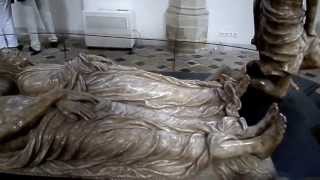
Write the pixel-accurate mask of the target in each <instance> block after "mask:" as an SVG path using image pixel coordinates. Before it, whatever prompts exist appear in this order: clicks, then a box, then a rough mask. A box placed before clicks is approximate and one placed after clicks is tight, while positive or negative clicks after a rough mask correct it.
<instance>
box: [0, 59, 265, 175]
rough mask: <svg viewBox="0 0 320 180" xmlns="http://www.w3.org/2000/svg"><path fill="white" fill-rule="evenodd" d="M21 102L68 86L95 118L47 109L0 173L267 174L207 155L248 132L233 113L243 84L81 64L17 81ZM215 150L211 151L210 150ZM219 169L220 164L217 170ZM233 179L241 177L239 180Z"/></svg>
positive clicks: (28, 72) (35, 70)
mask: <svg viewBox="0 0 320 180" xmlns="http://www.w3.org/2000/svg"><path fill="white" fill-rule="evenodd" d="M17 82H18V85H19V88H20V91H21V92H22V94H24V95H37V94H41V93H43V92H46V91H48V90H50V89H52V88H53V87H56V86H61V87H62V86H64V87H65V86H67V87H68V88H70V89H73V90H76V91H82V92H87V93H89V94H91V95H93V96H94V97H96V98H97V99H98V100H99V102H98V103H97V104H92V103H86V106H87V107H89V108H90V109H91V110H92V111H93V112H94V114H95V115H96V116H95V118H92V119H90V120H85V119H83V118H81V117H78V119H76V120H74V119H70V118H68V116H66V115H65V114H64V113H63V112H62V111H63V110H61V109H59V108H57V107H52V108H51V109H49V110H48V113H47V114H46V115H45V116H44V117H42V120H41V122H40V123H39V124H38V125H37V126H35V127H33V129H31V130H30V131H29V132H28V133H27V136H25V140H24V142H25V145H24V146H23V147H21V148H19V149H17V150H16V151H14V152H7V153H0V170H8V171H10V170H13V171H15V170H19V171H22V172H24V173H32V174H40V175H57V176H66V175H67V176H70V175H71V176H81V177H126V178H129V177H134V178H137V179H141V178H151V177H154V176H164V177H175V178H176V177H177V178H182V179H184V178H186V177H190V176H192V175H195V174H198V173H199V172H201V171H202V170H204V169H206V168H207V167H209V166H210V165H212V164H214V163H217V166H216V167H215V168H220V170H219V172H220V173H222V174H223V172H225V173H226V174H227V173H230V171H240V172H241V173H244V174H245V173H253V172H256V173H257V174H268V172H265V171H264V170H265V169H264V167H262V166H261V164H260V163H261V162H262V161H261V160H258V159H257V158H255V157H254V156H250V155H248V156H246V157H239V158H238V159H235V160H229V162H230V163H231V164H235V163H234V162H235V161H236V162H237V163H236V164H237V166H234V165H233V166H219V165H218V164H219V163H220V164H221V162H219V161H217V162H214V161H213V159H214V157H211V155H210V149H211V148H215V147H219V145H220V144H221V143H222V142H225V141H228V140H234V139H239V137H240V136H241V134H242V133H243V131H244V130H245V129H246V128H247V125H246V122H245V120H244V119H242V118H240V116H239V114H238V110H239V109H240V107H241V103H240V100H239V95H241V92H242V91H243V89H242V88H246V86H244V87H241V85H243V84H241V83H240V84H237V83H236V82H235V81H234V80H232V79H231V78H228V77H226V78H225V79H224V81H222V82H220V83H219V82H215V81H212V82H200V81H181V80H177V79H175V78H171V77H165V76H162V75H158V74H154V73H149V72H145V71H142V70H138V69H136V68H129V67H124V66H119V65H116V64H113V63H112V62H110V61H108V60H105V59H102V58H99V57H95V56H93V57H83V56H80V57H79V58H77V59H74V60H73V61H71V62H69V63H67V64H66V65H37V66H32V67H29V68H27V69H25V70H24V71H23V72H22V73H20V74H19V78H18V81H17ZM212 143H213V144H212ZM222 164H223V163H222ZM237 173H239V172H237Z"/></svg>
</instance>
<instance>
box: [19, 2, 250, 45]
mask: <svg viewBox="0 0 320 180" xmlns="http://www.w3.org/2000/svg"><path fill="white" fill-rule="evenodd" d="M168 1H169V0H83V2H82V0H51V1H50V2H51V6H52V13H53V16H54V19H55V23H56V28H57V30H58V31H61V32H65V31H68V32H75V33H79V32H82V14H81V11H82V9H88V10H94V9H132V10H134V11H135V13H136V20H137V22H136V30H137V31H138V32H139V33H140V34H141V36H142V37H143V38H154V39H165V38H166V37H165V11H166V9H167V7H168ZM207 2H208V10H209V11H210V22H209V34H208V41H209V42H223V43H237V44H249V43H250V39H251V37H252V34H253V16H252V4H253V0H249V1H248V0H237V1H235V0H223V1H221V0H207ZM19 8H21V7H19V6H15V8H14V9H15V15H16V17H17V18H15V21H16V24H17V26H18V27H24V24H23V17H25V16H24V15H21V13H19Z"/></svg>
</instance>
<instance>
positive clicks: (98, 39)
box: [83, 10, 135, 48]
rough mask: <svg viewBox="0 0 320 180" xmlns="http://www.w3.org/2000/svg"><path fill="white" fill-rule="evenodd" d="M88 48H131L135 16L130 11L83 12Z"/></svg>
mask: <svg viewBox="0 0 320 180" xmlns="http://www.w3.org/2000/svg"><path fill="white" fill-rule="evenodd" d="M83 24H84V32H85V34H86V35H85V43H86V46H88V47H105V48H133V46H134V44H135V37H134V31H135V14H134V12H133V11H131V10H96V11H83Z"/></svg>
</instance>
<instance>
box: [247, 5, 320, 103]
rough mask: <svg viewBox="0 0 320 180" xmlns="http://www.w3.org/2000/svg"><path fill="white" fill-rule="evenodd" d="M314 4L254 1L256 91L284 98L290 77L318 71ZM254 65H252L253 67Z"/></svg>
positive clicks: (317, 41) (319, 54) (315, 8)
mask: <svg viewBox="0 0 320 180" xmlns="http://www.w3.org/2000/svg"><path fill="white" fill-rule="evenodd" d="M317 6H318V0H306V10H305V9H304V1H303V0H255V5H254V17H255V37H254V39H253V43H254V44H255V45H256V46H257V49H258V50H259V53H260V61H258V62H253V63H251V64H250V65H251V66H254V69H256V68H259V69H260V71H261V74H255V75H254V76H253V78H254V79H255V80H256V81H255V82H254V84H255V85H256V87H258V88H260V89H262V90H263V91H265V92H266V93H268V94H270V95H273V96H276V97H283V96H286V94H287V92H288V90H289V88H290V85H293V84H294V83H292V80H291V76H292V75H295V74H297V73H298V71H299V70H300V68H319V67H320V46H319V42H320V41H319V38H318V36H317V34H316V23H317V21H316V14H317ZM253 64H256V65H253Z"/></svg>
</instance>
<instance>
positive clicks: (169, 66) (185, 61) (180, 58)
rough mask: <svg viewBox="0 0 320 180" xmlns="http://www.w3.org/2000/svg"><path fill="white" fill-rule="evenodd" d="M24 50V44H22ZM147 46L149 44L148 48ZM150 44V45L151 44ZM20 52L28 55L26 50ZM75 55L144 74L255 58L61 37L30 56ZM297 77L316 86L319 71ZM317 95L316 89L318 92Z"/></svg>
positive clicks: (249, 53) (44, 59)
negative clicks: (105, 45) (99, 44)
mask: <svg viewBox="0 0 320 180" xmlns="http://www.w3.org/2000/svg"><path fill="white" fill-rule="evenodd" d="M24 44H25V47H28V45H27V43H24ZM148 44H149V45H148ZM151 44H152V45H151ZM24 49H25V50H24V53H26V54H29V52H28V48H24ZM79 53H89V54H96V55H101V56H104V57H108V58H110V59H112V60H114V61H115V62H117V63H118V64H121V65H127V66H134V67H138V68H141V69H145V70H148V71H181V72H203V73H214V72H216V71H217V70H218V69H219V68H220V67H223V66H228V67H230V68H232V69H241V68H243V67H244V66H245V64H246V63H248V62H249V61H252V60H256V59H258V53H257V52H256V51H255V50H254V49H249V48H237V47H230V46H222V45H208V50H206V51H203V52H200V53H198V54H174V53H173V52H172V51H171V50H168V48H167V47H166V45H165V43H164V42H163V41H161V42H160V41H159V42H157V41H153V42H150V41H143V40H140V41H139V45H138V46H136V47H135V48H133V49H132V50H119V49H113V50H112V49H101V48H100V49H99V48H87V47H86V46H85V43H84V42H83V40H82V39H81V38H65V39H64V40H63V41H62V43H60V45H59V46H58V47H57V48H49V47H48V46H47V45H44V47H43V49H42V52H41V53H40V54H38V55H35V56H32V57H31V59H32V60H33V62H35V63H63V62H64V61H68V60H70V59H72V58H73V57H75V56H77V55H78V54H79ZM299 75H300V76H302V77H304V78H306V79H309V80H312V81H315V82H317V83H320V70H308V71H302V72H301V73H300V74H299ZM318 92H320V89H319V91H318Z"/></svg>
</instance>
